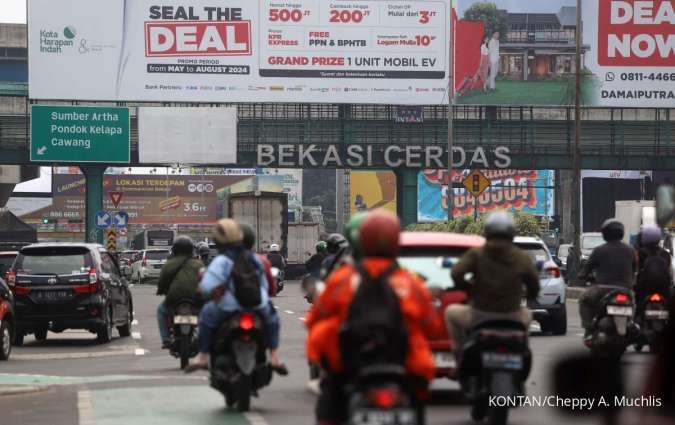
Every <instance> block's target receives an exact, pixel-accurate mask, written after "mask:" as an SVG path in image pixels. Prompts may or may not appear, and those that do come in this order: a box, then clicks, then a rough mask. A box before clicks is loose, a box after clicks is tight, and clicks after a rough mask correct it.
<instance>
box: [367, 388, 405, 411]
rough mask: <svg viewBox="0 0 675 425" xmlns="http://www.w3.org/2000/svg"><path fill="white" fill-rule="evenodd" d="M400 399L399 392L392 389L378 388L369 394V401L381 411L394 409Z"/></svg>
mask: <svg viewBox="0 0 675 425" xmlns="http://www.w3.org/2000/svg"><path fill="white" fill-rule="evenodd" d="M398 398H399V396H398V392H397V391H395V390H392V389H390V388H378V389H376V390H371V391H370V392H369V393H368V400H370V402H371V403H373V405H375V407H379V408H380V409H390V408H392V407H393V406H394V405H395V404H396V402H397V401H398Z"/></svg>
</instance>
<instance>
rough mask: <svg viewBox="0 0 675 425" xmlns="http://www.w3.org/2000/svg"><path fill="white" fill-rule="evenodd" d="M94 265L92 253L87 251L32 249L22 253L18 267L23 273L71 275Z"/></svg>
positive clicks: (86, 270)
mask: <svg viewBox="0 0 675 425" xmlns="http://www.w3.org/2000/svg"><path fill="white" fill-rule="evenodd" d="M92 266H93V264H92V261H91V255H90V254H89V253H88V252H87V251H81V250H75V251H72V250H65V251H63V252H59V251H51V252H45V251H42V250H36V251H33V250H30V251H27V252H22V253H21V255H20V256H19V258H18V259H17V264H16V269H17V271H18V272H19V273H22V274H38V275H39V274H43V275H53V274H56V275H69V274H79V273H86V272H88V271H89V269H90V268H91V267H92Z"/></svg>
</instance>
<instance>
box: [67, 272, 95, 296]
mask: <svg viewBox="0 0 675 425" xmlns="http://www.w3.org/2000/svg"><path fill="white" fill-rule="evenodd" d="M100 290H101V283H100V282H99V280H98V273H97V272H96V268H95V267H92V268H90V269H89V283H88V284H86V285H78V286H74V287H73V291H75V293H76V294H95V293H97V292H98V291H100Z"/></svg>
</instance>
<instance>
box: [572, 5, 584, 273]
mask: <svg viewBox="0 0 675 425" xmlns="http://www.w3.org/2000/svg"><path fill="white" fill-rule="evenodd" d="M581 6H582V0H577V28H576V43H577V46H576V47H577V48H576V58H575V62H576V63H575V76H576V81H575V85H576V90H575V96H574V150H573V151H572V154H573V155H572V166H573V168H574V171H573V172H574V175H573V178H572V196H573V202H572V210H573V212H572V220H573V223H574V242H573V243H574V248H575V249H574V254H575V256H576V257H577V264H579V261H580V255H581V96H582V92H581V78H582V75H581V38H582V35H583V28H582V21H581Z"/></svg>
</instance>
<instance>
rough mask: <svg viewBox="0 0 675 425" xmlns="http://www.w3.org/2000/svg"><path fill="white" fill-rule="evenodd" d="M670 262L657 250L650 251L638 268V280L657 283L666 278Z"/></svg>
mask: <svg viewBox="0 0 675 425" xmlns="http://www.w3.org/2000/svg"><path fill="white" fill-rule="evenodd" d="M669 269H670V264H669V263H668V262H667V261H666V260H665V259H664V258H663V257H661V256H660V255H659V254H658V252H655V253H650V254H648V255H647V258H645V261H644V264H643V265H642V267H641V268H640V280H641V281H642V282H645V283H649V284H652V285H653V284H658V283H661V282H663V281H664V280H666V281H667V280H668V271H669Z"/></svg>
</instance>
